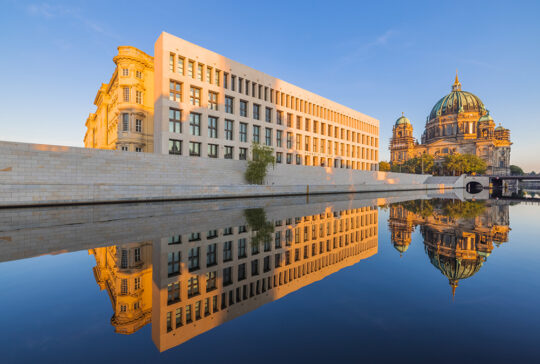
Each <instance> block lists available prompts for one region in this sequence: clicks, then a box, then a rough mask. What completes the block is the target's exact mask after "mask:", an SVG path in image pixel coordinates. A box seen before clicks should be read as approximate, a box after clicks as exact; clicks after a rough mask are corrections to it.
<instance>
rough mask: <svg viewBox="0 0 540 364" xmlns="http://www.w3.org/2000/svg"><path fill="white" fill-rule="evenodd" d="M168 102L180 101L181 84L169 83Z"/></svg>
mask: <svg viewBox="0 0 540 364" xmlns="http://www.w3.org/2000/svg"><path fill="white" fill-rule="evenodd" d="M169 100H171V101H178V102H181V101H182V83H180V82H176V81H172V80H171V81H169Z"/></svg>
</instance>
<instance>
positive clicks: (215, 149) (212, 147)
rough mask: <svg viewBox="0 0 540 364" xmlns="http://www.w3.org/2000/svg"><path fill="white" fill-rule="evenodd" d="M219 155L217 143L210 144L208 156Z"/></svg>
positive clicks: (214, 156)
mask: <svg viewBox="0 0 540 364" xmlns="http://www.w3.org/2000/svg"><path fill="white" fill-rule="evenodd" d="M217 157H218V146H217V144H208V158H217Z"/></svg>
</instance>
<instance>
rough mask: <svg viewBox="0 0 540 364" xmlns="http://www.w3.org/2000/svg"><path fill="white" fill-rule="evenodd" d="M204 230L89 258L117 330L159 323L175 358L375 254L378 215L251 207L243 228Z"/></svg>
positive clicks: (161, 343)
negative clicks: (210, 334) (198, 339)
mask: <svg viewBox="0 0 540 364" xmlns="http://www.w3.org/2000/svg"><path fill="white" fill-rule="evenodd" d="M206 226H207V228H206V229H205V230H204V231H192V232H190V233H187V234H181V235H174V236H166V237H163V238H161V239H155V240H154V241H149V242H140V243H130V244H122V245H118V246H111V247H104V248H95V249H92V250H90V253H91V254H93V255H94V256H95V258H96V267H95V268H94V275H95V278H96V282H97V283H98V284H99V286H100V288H101V289H106V290H107V292H108V293H109V296H110V299H111V303H112V306H113V310H114V315H113V317H112V319H111V323H112V325H113V326H114V327H115V330H116V332H118V333H123V334H131V333H133V332H135V331H137V330H138V329H140V328H141V327H143V326H144V325H146V324H147V323H149V322H150V321H152V339H153V341H154V343H155V345H156V346H157V347H158V349H159V350H160V351H163V350H167V349H169V348H172V347H174V346H177V345H180V344H182V343H184V342H185V341H187V340H189V339H191V338H193V337H195V336H197V335H199V334H202V333H204V332H206V331H208V330H211V329H212V328H214V327H216V326H219V325H220V324H222V323H224V322H226V321H228V320H231V319H233V318H235V317H238V316H241V315H243V314H245V313H247V312H249V311H251V310H254V309H256V308H257V307H259V306H261V305H263V304H265V303H268V302H271V301H274V300H277V299H279V298H281V297H284V296H286V295H287V294H289V293H291V292H294V291H296V290H298V289H300V288H302V287H304V286H306V285H309V284H311V283H313V282H316V281H318V280H321V279H323V278H324V277H326V276H328V275H330V274H332V273H335V272H337V271H339V270H340V269H342V268H344V267H347V266H350V265H353V264H356V263H358V262H359V261H360V260H362V259H365V258H367V257H370V256H372V255H374V254H376V253H377V244H378V235H377V234H378V210H377V208H376V207H361V208H357V209H346V210H341V211H332V210H331V209H330V208H327V209H326V210H325V211H324V212H322V213H320V214H316V215H310V216H286V215H283V217H282V218H281V219H279V218H277V219H272V221H269V220H267V217H266V214H265V211H264V210H263V209H248V210H245V211H244V215H243V219H242V220H241V221H238V225H235V226H229V227H225V228H220V229H215V228H214V226H213V225H212V221H208V223H207V224H206ZM199 230H202V229H199ZM152 266H153V268H152Z"/></svg>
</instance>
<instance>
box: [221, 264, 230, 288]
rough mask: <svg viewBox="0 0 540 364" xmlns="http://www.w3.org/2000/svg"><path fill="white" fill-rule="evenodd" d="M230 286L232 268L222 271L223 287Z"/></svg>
mask: <svg viewBox="0 0 540 364" xmlns="http://www.w3.org/2000/svg"><path fill="white" fill-rule="evenodd" d="M230 284H232V268H231V267H228V268H225V269H223V286H228V285H230Z"/></svg>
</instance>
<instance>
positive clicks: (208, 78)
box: [206, 67, 212, 83]
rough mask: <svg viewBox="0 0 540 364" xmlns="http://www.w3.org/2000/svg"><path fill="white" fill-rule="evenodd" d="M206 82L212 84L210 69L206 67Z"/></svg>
mask: <svg viewBox="0 0 540 364" xmlns="http://www.w3.org/2000/svg"><path fill="white" fill-rule="evenodd" d="M206 82H208V83H212V67H206Z"/></svg>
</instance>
